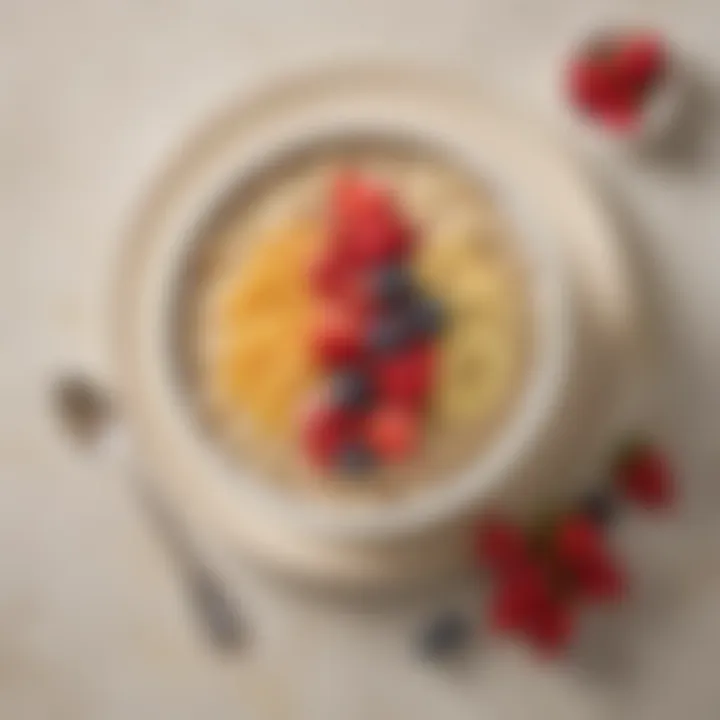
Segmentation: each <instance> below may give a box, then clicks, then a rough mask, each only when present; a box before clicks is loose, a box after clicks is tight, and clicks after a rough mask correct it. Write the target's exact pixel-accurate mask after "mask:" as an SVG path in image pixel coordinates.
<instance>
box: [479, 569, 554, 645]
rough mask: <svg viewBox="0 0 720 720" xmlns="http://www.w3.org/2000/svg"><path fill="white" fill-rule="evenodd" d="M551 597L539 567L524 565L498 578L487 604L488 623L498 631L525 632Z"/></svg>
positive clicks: (548, 586)
mask: <svg viewBox="0 0 720 720" xmlns="http://www.w3.org/2000/svg"><path fill="white" fill-rule="evenodd" d="M551 598H552V594H551V590H550V583H549V581H548V578H547V576H546V574H545V573H544V572H543V570H542V568H541V567H540V566H538V565H530V564H528V565H524V566H523V567H521V568H519V569H517V570H515V571H514V572H512V573H510V574H508V575H507V576H505V577H503V578H501V579H500V581H499V584H498V586H497V587H496V589H495V592H494V594H493V597H492V598H491V601H490V605H489V614H490V625H491V627H492V628H494V629H495V630H497V631H499V632H518V631H525V630H527V628H528V627H530V626H531V625H532V623H533V622H534V618H535V616H536V615H537V614H538V613H539V612H541V611H542V610H543V609H544V608H545V607H546V606H547V605H548V604H549V603H550V602H551Z"/></svg>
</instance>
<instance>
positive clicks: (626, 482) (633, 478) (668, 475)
mask: <svg viewBox="0 0 720 720" xmlns="http://www.w3.org/2000/svg"><path fill="white" fill-rule="evenodd" d="M616 475H617V481H618V484H619V486H620V489H621V490H622V492H623V493H624V494H625V496H626V497H628V498H630V499H631V500H634V501H635V502H636V503H638V504H639V505H642V506H644V507H646V508H648V509H658V508H667V507H669V506H670V505H672V504H673V502H674V501H675V498H676V494H677V490H676V487H675V483H674V479H673V472H672V468H671V467H670V463H669V461H668V459H667V458H666V457H665V456H664V455H663V454H662V453H661V452H660V451H659V450H657V449H655V448H653V447H652V446H650V445H638V446H636V447H634V448H633V449H631V450H630V452H628V453H627V454H626V455H625V457H624V458H623V459H622V460H621V462H620V463H619V464H618V467H617V471H616Z"/></svg>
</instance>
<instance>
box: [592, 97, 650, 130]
mask: <svg viewBox="0 0 720 720" xmlns="http://www.w3.org/2000/svg"><path fill="white" fill-rule="evenodd" d="M598 115H599V116H600V117H601V118H602V120H603V122H604V123H605V124H606V125H607V126H608V127H610V128H612V129H613V130H616V131H619V132H627V131H629V130H632V129H633V127H634V126H635V125H636V124H637V122H638V120H639V119H640V108H639V107H638V103H637V102H636V101H635V100H634V99H632V98H631V97H629V96H628V95H618V96H617V97H616V98H615V99H613V101H612V103H610V104H609V105H608V106H607V107H603V108H602V109H601V110H599V111H598Z"/></svg>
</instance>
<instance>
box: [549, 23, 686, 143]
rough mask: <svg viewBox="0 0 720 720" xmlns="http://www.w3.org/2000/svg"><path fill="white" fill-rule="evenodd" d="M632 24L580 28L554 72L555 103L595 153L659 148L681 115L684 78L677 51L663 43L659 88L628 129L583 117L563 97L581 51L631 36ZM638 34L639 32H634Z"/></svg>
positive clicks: (667, 43)
mask: <svg viewBox="0 0 720 720" xmlns="http://www.w3.org/2000/svg"><path fill="white" fill-rule="evenodd" d="M635 27H638V28H640V27H641V26H635V25H632V24H629V25H622V24H612V23H605V24H597V25H593V26H590V27H586V28H583V29H582V30H581V31H580V32H578V33H577V34H576V36H575V37H574V38H573V39H572V40H571V42H569V43H568V45H567V49H566V50H565V52H564V53H563V54H562V57H561V59H560V63H559V67H558V68H557V69H556V76H557V78H558V79H559V80H560V82H558V87H557V92H558V100H559V103H560V104H561V105H562V106H563V107H565V108H566V109H567V111H568V113H569V115H570V117H571V119H572V121H573V124H574V125H575V126H576V129H577V130H578V132H579V134H580V135H581V136H582V138H583V140H584V142H586V143H587V144H588V145H590V146H592V147H594V148H595V149H598V150H610V151H629V152H632V151H635V150H652V149H655V148H657V147H658V146H660V145H661V144H662V143H663V141H664V140H665V139H666V138H667V137H668V136H669V135H670V134H671V133H672V131H673V130H674V128H675V127H676V125H677V124H678V122H679V119H680V117H681V115H682V110H683V107H684V103H685V99H686V95H687V77H686V70H685V67H684V66H683V62H682V57H681V55H680V53H679V52H678V50H677V49H676V48H675V47H673V46H672V44H670V43H669V42H668V41H666V53H667V65H666V69H665V72H664V73H663V76H662V78H661V80H660V81H659V84H658V86H657V87H656V88H654V90H653V92H652V94H651V95H650V97H649V98H648V99H647V101H646V102H645V103H644V104H643V105H642V106H641V108H640V110H639V114H638V120H637V122H636V123H635V124H634V125H633V126H632V127H629V128H614V127H612V126H610V125H608V124H607V123H604V122H602V120H600V119H596V118H593V117H591V116H588V115H586V114H584V113H583V112H582V111H581V110H580V109H579V108H577V107H575V106H574V104H573V102H572V101H571V99H570V98H569V97H568V93H567V83H566V76H567V71H568V68H569V67H570V65H571V63H572V62H574V61H575V60H577V58H578V57H579V56H580V55H582V53H583V52H584V50H586V49H587V48H588V47H591V46H592V44H593V43H595V42H597V41H599V40H600V39H602V38H604V37H610V38H612V37H613V36H621V35H623V34H632V33H633V32H634V31H635V30H634V28H635ZM637 32H641V30H639V29H638V30H637Z"/></svg>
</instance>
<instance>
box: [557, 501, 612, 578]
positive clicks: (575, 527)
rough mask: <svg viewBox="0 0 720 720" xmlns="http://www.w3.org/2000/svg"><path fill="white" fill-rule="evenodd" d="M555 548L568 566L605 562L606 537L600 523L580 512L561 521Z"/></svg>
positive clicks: (574, 568) (574, 566)
mask: <svg viewBox="0 0 720 720" xmlns="http://www.w3.org/2000/svg"><path fill="white" fill-rule="evenodd" d="M554 550H555V553H556V554H557V557H558V559H559V560H560V562H562V563H563V564H564V565H565V566H566V567H567V568H569V569H571V570H576V569H577V568H581V567H589V566H595V565H598V564H600V563H602V562H605V559H606V557H607V549H606V544H605V538H604V536H603V534H602V530H601V529H600V528H599V526H598V524H597V523H596V522H594V521H593V520H591V519H590V518H588V517H587V516H585V515H582V514H580V513H578V514H575V515H570V516H568V517H567V518H564V519H563V520H561V521H560V523H559V525H558V527H557V529H556V532H555V538H554Z"/></svg>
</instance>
